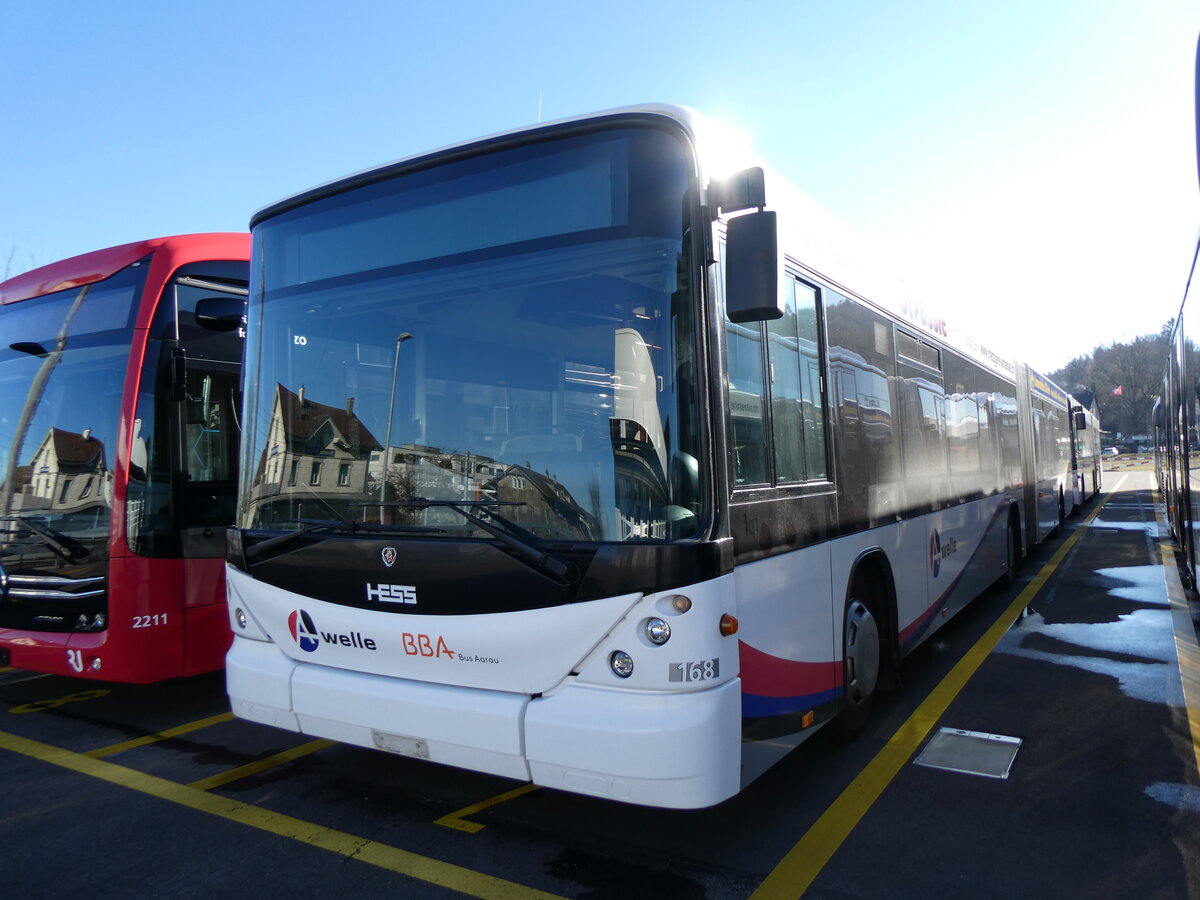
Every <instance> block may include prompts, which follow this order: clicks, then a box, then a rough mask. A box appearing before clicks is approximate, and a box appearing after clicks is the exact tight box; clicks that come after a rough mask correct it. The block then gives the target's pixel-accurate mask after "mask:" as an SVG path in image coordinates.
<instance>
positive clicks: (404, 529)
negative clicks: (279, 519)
mask: <svg viewBox="0 0 1200 900" xmlns="http://www.w3.org/2000/svg"><path fill="white" fill-rule="evenodd" d="M370 505H371V506H375V505H377V504H374V503H372V504H370ZM285 521H287V522H294V523H296V524H298V525H303V526H304V527H303V528H297V529H296V530H295V531H289V532H288V533H287V534H279V535H276V536H275V537H273V538H267V539H266V540H265V541H262V542H261V543H258V544H255V545H254V546H253V547H250V548H249V549H248V550H246V561H247V562H250V561H251V560H255V559H257V558H258V557H260V556H262V555H263V554H264V553H268V552H270V551H271V550H274V549H275V548H277V547H282V546H284V545H286V544H290V543H291V542H292V541H294V540H297V539H298V538H302V537H304V536H305V535H306V534H313V533H315V532H318V531H333V532H335V533H344V534H358V533H360V532H368V533H374V534H392V533H395V532H400V533H404V534H413V533H416V534H439V533H444V532H445V530H446V529H444V528H434V527H432V526H426V525H384V524H381V523H364V522H352V521H349V520H346V519H287V520H285Z"/></svg>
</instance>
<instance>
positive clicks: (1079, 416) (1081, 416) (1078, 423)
mask: <svg viewBox="0 0 1200 900" xmlns="http://www.w3.org/2000/svg"><path fill="white" fill-rule="evenodd" d="M1075 430H1076V431H1087V414H1086V413H1084V412H1082V411H1081V412H1077V413H1075Z"/></svg>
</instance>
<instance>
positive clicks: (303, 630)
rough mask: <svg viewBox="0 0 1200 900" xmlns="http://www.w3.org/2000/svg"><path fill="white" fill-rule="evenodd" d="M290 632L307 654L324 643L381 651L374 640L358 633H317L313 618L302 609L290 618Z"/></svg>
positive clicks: (293, 613)
mask: <svg viewBox="0 0 1200 900" xmlns="http://www.w3.org/2000/svg"><path fill="white" fill-rule="evenodd" d="M288 631H290V632H291V633H292V640H294V641H295V642H296V643H297V644H299V645H300V649H301V650H303V651H304V652H305V653H312V652H313V651H314V650H316V649H317V648H318V647H319V646H321V644H322V643H325V644H336V645H337V646H340V647H355V648H357V649H360V650H378V649H379V646H378V645H377V644H376V643H375V639H374V638H369V637H363V636H362V634H361V633H360V632H358V631H352V632H350V633H349V634H341V633H339V632H336V631H317V627H316V625H314V624H313V620H312V616H310V615H309V614H308V613H306V612H305V611H304V610H302V609H297V610H293V611H292V614H291V615H289V616H288Z"/></svg>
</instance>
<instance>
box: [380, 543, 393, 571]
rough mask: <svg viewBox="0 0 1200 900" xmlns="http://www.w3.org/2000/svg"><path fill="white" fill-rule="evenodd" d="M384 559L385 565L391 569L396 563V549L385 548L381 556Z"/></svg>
mask: <svg viewBox="0 0 1200 900" xmlns="http://www.w3.org/2000/svg"><path fill="white" fill-rule="evenodd" d="M379 555H380V556H381V557H382V558H383V564H384V565H385V566H387V567H388V568H389V569H390V568H391V567H392V565H393V564H394V563H395V562H396V548H395V547H384V548H383V552H382V553H380V554H379Z"/></svg>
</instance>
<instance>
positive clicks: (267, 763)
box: [188, 738, 335, 791]
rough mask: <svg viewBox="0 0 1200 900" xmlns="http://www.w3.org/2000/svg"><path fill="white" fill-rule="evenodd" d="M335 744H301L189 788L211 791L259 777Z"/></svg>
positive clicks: (314, 742)
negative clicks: (254, 776) (268, 770)
mask: <svg viewBox="0 0 1200 900" xmlns="http://www.w3.org/2000/svg"><path fill="white" fill-rule="evenodd" d="M334 743H335V742H334V741H327V740H325V739H324V738H322V739H321V740H318V741H309V742H308V743H307V744H301V745H300V746H299V747H293V748H292V749H290V750H284V751H283V752H282V753H275V754H272V755H271V756H264V757H263V758H262V759H256V760H255V761H254V762H252V763H246V765H244V766H238V767H237V768H236V769H230V770H229V771H228V772H218V773H217V774H216V775H210V776H209V777H208V778H201V779H200V780H199V781H193V782H192V783H191V784H189V785H188V787H193V788H195V789H196V790H198V791H211V790H212V789H213V788H217V787H221V786H222V785H225V784H229V783H230V782H233V781H240V780H241V779H243V778H248V777H250V776H251V775H257V774H258V773H259V772H265V771H266V770H267V769H274V768H275V767H276V766H282V765H283V764H284V763H286V762H291V761H292V760H293V759H299V758H300V757H302V756H308V754H310V753H316V752H317V751H318V750H324V749H325V748H326V747H329V746H331V745H332V744H334Z"/></svg>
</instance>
